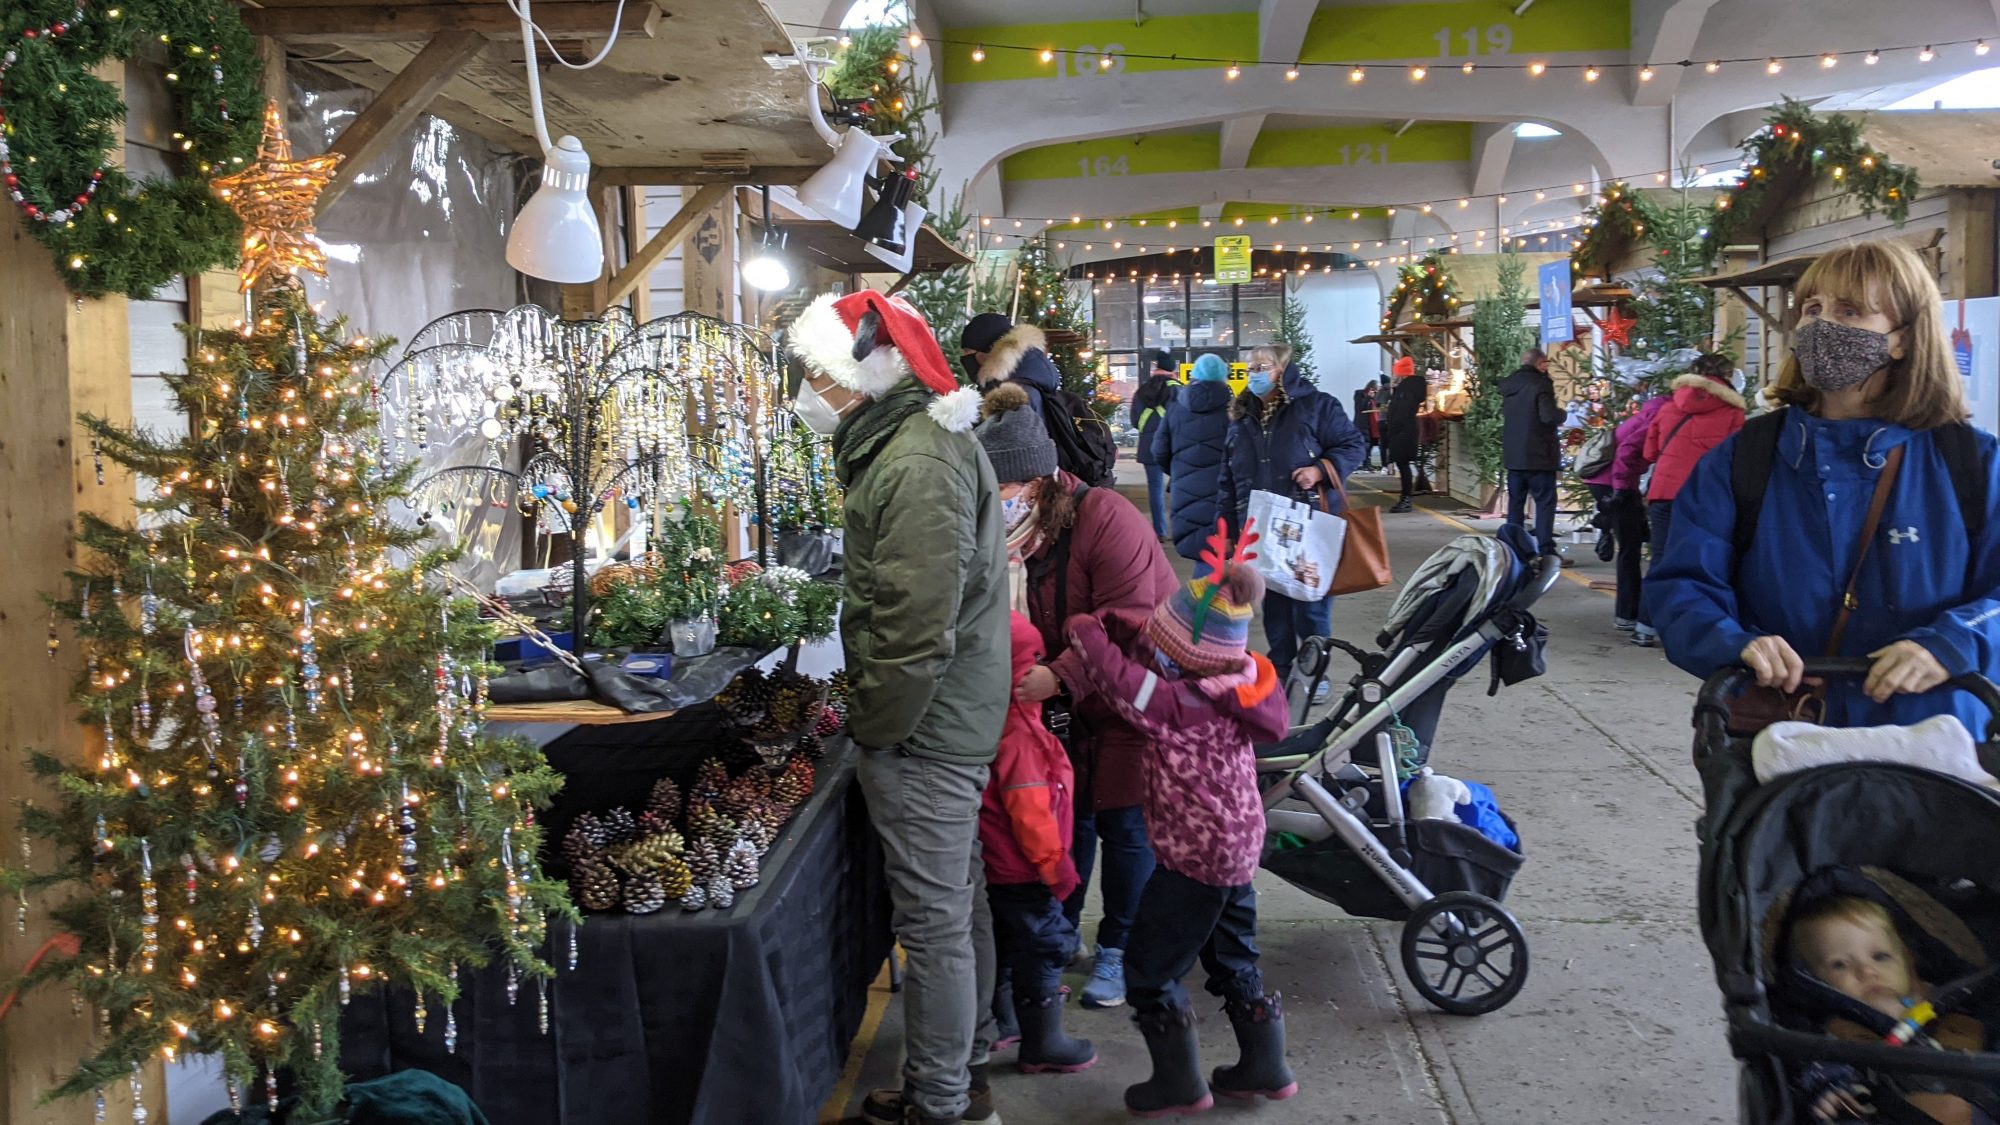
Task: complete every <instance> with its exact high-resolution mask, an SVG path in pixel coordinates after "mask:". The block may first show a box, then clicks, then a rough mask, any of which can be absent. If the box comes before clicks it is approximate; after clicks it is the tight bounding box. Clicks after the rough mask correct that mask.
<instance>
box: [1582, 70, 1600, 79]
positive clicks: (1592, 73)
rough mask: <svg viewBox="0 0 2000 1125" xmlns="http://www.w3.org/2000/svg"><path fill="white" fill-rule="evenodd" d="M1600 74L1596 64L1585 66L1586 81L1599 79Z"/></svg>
mask: <svg viewBox="0 0 2000 1125" xmlns="http://www.w3.org/2000/svg"><path fill="white" fill-rule="evenodd" d="M1600 74H1601V72H1600V71H1599V70H1598V69H1597V68H1596V67H1594V66H1586V67H1584V68H1583V80H1584V81H1585V82H1595V81H1597V79H1598V77H1599V76H1600Z"/></svg>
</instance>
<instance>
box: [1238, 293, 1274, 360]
mask: <svg viewBox="0 0 2000 1125" xmlns="http://www.w3.org/2000/svg"><path fill="white" fill-rule="evenodd" d="M1236 293H1237V301H1238V309H1237V324H1238V325H1239V327H1240V331H1241V332H1242V337H1243V338H1242V339H1241V340H1238V341H1237V344H1238V345H1239V346H1241V347H1245V348H1254V347H1258V346H1260V345H1263V344H1275V343H1277V342H1278V318H1279V316H1280V315H1281V314H1282V312H1283V310H1284V306H1285V283H1284V282H1282V281H1271V280H1268V279H1263V278H1260V279H1258V280H1255V281H1248V282H1245V283H1243V284H1242V285H1239V286H1237V287H1236Z"/></svg>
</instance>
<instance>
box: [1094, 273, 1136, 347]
mask: <svg viewBox="0 0 2000 1125" xmlns="http://www.w3.org/2000/svg"><path fill="white" fill-rule="evenodd" d="M1095 299H1096V308H1097V317H1096V319H1097V332H1096V337H1095V339H1093V340H1092V341H1091V344H1092V346H1094V347H1095V348H1096V349H1097V350H1098V351H1100V352H1107V353H1111V354H1116V353H1118V352H1134V351H1137V350H1138V349H1139V290H1138V286H1137V285H1135V284H1134V283H1133V282H1131V281H1130V280H1127V279H1124V278H1120V279H1118V280H1116V281H1100V282H1098V283H1097V285H1096V298H1095Z"/></svg>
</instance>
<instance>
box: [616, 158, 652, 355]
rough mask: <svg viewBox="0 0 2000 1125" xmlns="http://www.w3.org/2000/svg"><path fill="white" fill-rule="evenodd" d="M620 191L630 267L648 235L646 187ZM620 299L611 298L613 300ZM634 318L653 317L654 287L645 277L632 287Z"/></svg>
mask: <svg viewBox="0 0 2000 1125" xmlns="http://www.w3.org/2000/svg"><path fill="white" fill-rule="evenodd" d="M619 191H620V192H621V193H622V194H623V196H624V201H625V266H626V268H630V266H631V265H632V263H633V262H634V261H636V260H637V259H638V257H639V251H640V250H641V249H643V248H644V247H643V245H642V240H643V239H644V238H645V237H646V189H645V188H642V187H627V188H620V189H619ZM620 272H623V271H622V270H621V271H620ZM649 272H650V271H649ZM614 276H615V275H614ZM620 299H621V298H619V297H612V298H611V300H613V301H618V300H620ZM632 319H634V320H636V321H638V322H639V323H640V324H644V323H646V322H647V321H649V320H651V319H653V287H652V286H651V285H648V284H646V280H645V278H643V277H642V278H641V279H640V281H639V284H638V285H636V286H634V287H633V288H632Z"/></svg>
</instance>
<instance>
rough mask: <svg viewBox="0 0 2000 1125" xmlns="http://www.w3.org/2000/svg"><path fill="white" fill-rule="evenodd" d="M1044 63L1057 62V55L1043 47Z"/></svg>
mask: <svg viewBox="0 0 2000 1125" xmlns="http://www.w3.org/2000/svg"><path fill="white" fill-rule="evenodd" d="M1042 61H1043V62H1045V63H1052V62H1054V61H1056V53H1055V52H1054V51H1051V50H1049V49H1048V48H1047V47H1043V48H1042Z"/></svg>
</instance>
